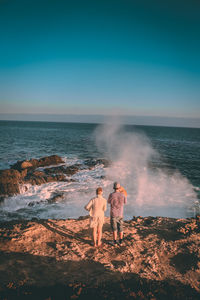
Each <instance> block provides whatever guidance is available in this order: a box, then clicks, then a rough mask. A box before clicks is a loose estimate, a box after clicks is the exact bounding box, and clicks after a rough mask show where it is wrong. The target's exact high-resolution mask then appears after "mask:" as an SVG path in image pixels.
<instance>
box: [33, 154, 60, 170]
mask: <svg viewBox="0 0 200 300" xmlns="http://www.w3.org/2000/svg"><path fill="white" fill-rule="evenodd" d="M38 162H39V166H40V167H45V166H50V165H57V164H61V163H64V161H63V160H62V158H61V157H60V156H58V155H51V156H45V157H42V158H40V159H39V161H38Z"/></svg>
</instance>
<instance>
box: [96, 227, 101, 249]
mask: <svg viewBox="0 0 200 300" xmlns="http://www.w3.org/2000/svg"><path fill="white" fill-rule="evenodd" d="M97 236H98V237H97V240H98V242H97V245H98V246H101V237H102V226H101V225H100V226H98V228H97Z"/></svg>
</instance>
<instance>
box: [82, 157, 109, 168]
mask: <svg viewBox="0 0 200 300" xmlns="http://www.w3.org/2000/svg"><path fill="white" fill-rule="evenodd" d="M101 164H102V165H104V167H105V168H108V167H109V166H110V165H111V162H110V161H109V160H107V159H103V158H99V159H94V158H91V159H87V160H85V165H87V166H88V167H89V168H90V169H91V168H94V167H95V166H96V165H101Z"/></svg>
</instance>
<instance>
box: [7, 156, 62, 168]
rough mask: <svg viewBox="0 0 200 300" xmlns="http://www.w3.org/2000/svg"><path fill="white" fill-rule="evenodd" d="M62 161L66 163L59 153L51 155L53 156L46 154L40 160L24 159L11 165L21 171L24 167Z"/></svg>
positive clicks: (55, 163) (42, 165)
mask: <svg viewBox="0 0 200 300" xmlns="http://www.w3.org/2000/svg"><path fill="white" fill-rule="evenodd" d="M60 163H64V161H63V160H62V158H61V157H60V156H58V155H51V156H45V157H42V158H40V159H39V160H37V159H30V160H22V161H18V162H17V163H15V164H14V165H12V166H11V168H12V169H15V170H18V171H21V170H24V169H29V168H32V169H36V168H38V167H46V166H50V165H57V164H60Z"/></svg>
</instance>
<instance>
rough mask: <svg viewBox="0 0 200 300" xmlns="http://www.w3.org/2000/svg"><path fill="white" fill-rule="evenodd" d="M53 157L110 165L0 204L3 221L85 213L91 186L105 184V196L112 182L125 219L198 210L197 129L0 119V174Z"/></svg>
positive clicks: (199, 132)
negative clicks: (124, 196) (122, 192)
mask: <svg viewBox="0 0 200 300" xmlns="http://www.w3.org/2000/svg"><path fill="white" fill-rule="evenodd" d="M53 154H57V155H59V156H61V157H62V158H63V159H64V161H65V164H66V165H72V164H76V163H79V164H82V165H83V166H84V163H85V161H86V160H87V159H91V158H93V159H99V158H105V159H108V160H109V161H111V162H112V165H111V166H110V167H109V168H105V167H104V166H103V165H101V164H97V165H95V166H94V168H93V169H90V170H89V169H84V168H83V169H82V170H80V171H79V172H78V173H76V174H75V175H73V176H72V177H73V179H74V182H67V183H66V182H55V183H48V184H45V185H41V186H28V190H27V191H25V190H24V191H22V193H21V194H20V195H17V196H14V197H9V198H7V199H5V201H4V202H3V203H1V204H0V219H1V221H6V220H13V219H31V218H35V217H36V218H53V219H56V218H76V217H79V216H80V215H86V214H87V212H86V211H85V210H84V205H85V204H86V203H87V202H88V201H89V200H90V199H91V198H92V197H93V196H95V189H96V187H98V186H102V187H103V190H104V197H105V198H107V197H108V195H109V193H110V192H112V185H113V181H119V182H120V183H121V184H122V185H123V186H124V187H125V188H126V190H127V192H128V204H127V205H126V206H125V207H124V216H125V219H130V218H132V216H134V215H142V216H147V215H152V216H169V217H188V216H194V215H195V213H196V212H197V211H198V209H199V199H200V196H199V193H200V129H197V128H174V127H154V126H133V125H127V126H125V125H119V124H114V125H98V124H86V123H84V124H80V123H51V122H21V121H0V169H7V168H10V165H12V164H13V163H15V162H16V161H18V160H26V159H27V160H29V159H31V158H40V157H43V156H48V155H53ZM60 192H62V193H64V197H63V198H62V199H61V200H58V201H57V202H56V203H52V204H49V203H48V201H47V199H49V198H50V197H51V196H52V195H53V194H55V193H60ZM30 203H31V205H30ZM106 215H107V216H109V208H108V210H107V212H106Z"/></svg>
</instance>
